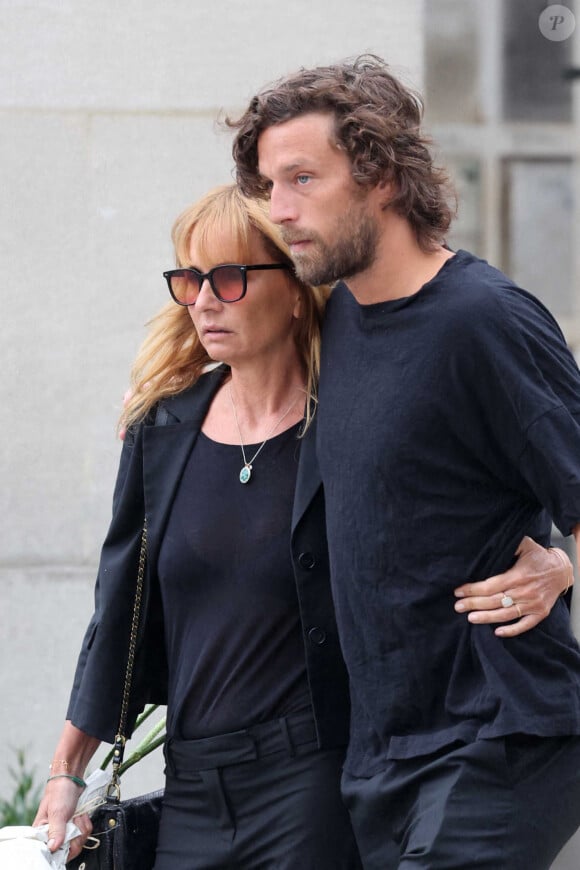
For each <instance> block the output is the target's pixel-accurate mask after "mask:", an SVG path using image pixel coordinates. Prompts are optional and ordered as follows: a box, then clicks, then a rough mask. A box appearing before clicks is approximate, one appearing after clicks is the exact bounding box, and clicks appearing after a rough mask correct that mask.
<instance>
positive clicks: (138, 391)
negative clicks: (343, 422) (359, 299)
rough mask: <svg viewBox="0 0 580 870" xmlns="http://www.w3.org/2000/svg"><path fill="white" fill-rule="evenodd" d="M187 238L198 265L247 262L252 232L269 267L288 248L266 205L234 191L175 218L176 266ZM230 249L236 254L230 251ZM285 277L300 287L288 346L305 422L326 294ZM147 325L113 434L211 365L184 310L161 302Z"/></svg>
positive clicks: (183, 261) (185, 253) (185, 258)
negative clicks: (300, 382)
mask: <svg viewBox="0 0 580 870" xmlns="http://www.w3.org/2000/svg"><path fill="white" fill-rule="evenodd" d="M194 231H195V242H196V247H197V249H198V251H199V252H200V256H201V257H202V258H205V257H206V255H207V256H208V258H211V259H213V260H215V261H216V262H239V263H245V262H248V258H249V257H250V254H251V250H252V242H253V241H255V237H254V238H252V237H253V233H254V232H257V233H258V234H259V236H260V239H261V241H262V243H263V244H264V246H265V249H266V251H267V252H268V253H269V254H270V255H271V256H272V257H273V258H274V259H275V260H276V261H277V262H281V263H288V264H289V265H290V266H292V260H291V258H290V252H289V249H288V246H287V245H286V244H285V243H284V241H283V240H282V237H281V235H280V232H279V229H278V227H277V226H276V225H275V224H273V223H272V222H271V221H270V218H269V217H268V212H267V205H265V204H264V203H261V202H258V201H256V200H253V199H248V198H247V197H245V196H243V195H242V193H241V191H240V190H239V188H238V187H237V186H236V185H235V184H230V185H223V186H221V187H216V188H214V189H213V190H211V191H210V192H209V193H207V194H206V195H205V196H203V197H202V198H201V199H200V200H199V201H198V202H196V203H195V204H194V205H191V206H189V207H188V208H186V209H185V211H183V212H182V213H181V214H180V215H179V217H178V218H177V220H176V221H175V223H174V225H173V230H172V233H171V238H172V240H173V246H174V248H175V258H176V264H177V266H178V267H179V266H189V265H190V262H189V249H190V244H191V237H192V234H193V232H194ZM232 243H233V244H234V245H236V246H237V250H234V251H232ZM292 275H293V278H292V280H294V281H296V283H297V285H298V286H299V288H300V295H301V303H302V304H301V306H300V317H299V319H298V320H297V321H296V330H295V341H296V346H297V348H298V351H299V354H300V359H301V362H302V364H303V366H304V371H305V374H306V379H307V381H306V383H307V390H308V396H309V397H310V399H311V401H310V402H307V422H309V420H310V416H311V406H314V403H315V401H316V387H317V382H318V374H319V368H320V324H321V318H322V312H323V310H324V305H325V303H326V300H327V298H328V295H329V292H330V291H329V288H328V287H311V286H310V285H308V284H304V283H303V282H302V281H300V280H299V279H298V278H297V277H296V276H295V275H294V272H292ZM273 304H275V302H273ZM148 325H149V334H148V335H147V338H146V339H145V341H144V342H143V344H142V346H141V348H140V350H139V352H138V354H137V358H136V359H135V362H134V364H133V368H132V370H131V381H130V383H131V393H132V395H131V398H130V399H129V401H128V402H127V404H126V407H125V408H124V410H123V413H122V415H121V419H120V426H121V427H127V426H131V425H132V424H134V423H137V422H139V421H141V420H142V419H143V418H144V417H145V416H146V414H147V413H148V411H150V410H151V408H152V407H153V406H154V405H155V404H157V402H159V400H160V399H162V398H164V397H165V396H172V395H175V394H176V393H180V392H181V391H182V390H185V389H187V388H188V387H191V386H192V385H193V384H194V383H195V382H196V381H197V379H198V378H199V377H200V375H201V374H202V373H203V371H204V369H205V367H206V366H207V365H208V364H210V363H212V362H214V360H212V359H211V358H210V357H209V356H208V354H207V353H206V351H205V349H204V347H203V345H202V344H201V342H200V340H199V338H198V335H197V332H196V331H195V329H194V327H193V324H192V322H191V318H190V316H189V312H188V310H187V308H185V307H183V306H181V305H176V304H175V302H173V301H172V302H169V303H167V305H165V306H164V307H163V308H162V309H161V311H160V312H159V314H157V315H156V316H155V317H154V318H153V319H152V320H151V321H150V323H149V324H148Z"/></svg>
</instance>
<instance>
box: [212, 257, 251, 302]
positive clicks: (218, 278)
mask: <svg viewBox="0 0 580 870" xmlns="http://www.w3.org/2000/svg"><path fill="white" fill-rule="evenodd" d="M213 286H214V288H215V291H216V293H217V295H218V297H219V298H220V299H223V301H224V302H235V301H236V300H237V299H241V297H242V296H243V293H244V275H243V272H242V270H241V269H240V268H239V267H238V266H218V267H217V268H215V269H214V270H213Z"/></svg>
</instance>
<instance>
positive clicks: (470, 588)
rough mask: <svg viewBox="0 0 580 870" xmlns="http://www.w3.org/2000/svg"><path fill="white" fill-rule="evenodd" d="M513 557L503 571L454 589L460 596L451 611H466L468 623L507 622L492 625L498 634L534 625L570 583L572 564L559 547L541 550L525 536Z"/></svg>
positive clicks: (509, 634) (512, 634)
mask: <svg viewBox="0 0 580 870" xmlns="http://www.w3.org/2000/svg"><path fill="white" fill-rule="evenodd" d="M516 556H517V561H516V563H515V565H514V566H513V567H512V568H510V569H509V570H508V571H506V572H505V573H504V574H496V576H495V577H489V578H488V579H487V580H481V581H480V582H478V583H466V584H465V585H463V586H460V587H459V588H458V589H456V590H455V595H456V596H457V598H459V599H460V600H459V601H457V602H456V604H455V610H456V611H457V612H458V613H467V614H468V616H467V618H468V620H469V621H470V622H472V623H474V624H477V625H482V624H487V623H496V622H501V623H503V622H509V623H510V625H501V626H499V627H498V628H496V630H495V634H496V635H498V637H516V635H518V634H523V633H524V632H526V631H529V630H530V629H531V628H534V626H536V625H538V623H539V622H541V621H542V620H543V619H545V618H546V616H547V615H548V614H549V613H550V611H551V609H552V607H553V606H554V604H555V603H556V601H557V600H558V598H559V596H560V595H562V593H563V592H566V590H567V589H569V588H570V586H571V585H572V584H573V583H574V571H573V568H572V563H571V562H570V560H569V558H568V556H567V555H566V553H565V552H564V551H563V550H559V549H557V548H555V547H550V548H549V549H545V548H544V547H541V546H540V545H539V544H537V543H536V542H535V541H533V540H532V539H531V538H528V537H525V538H524V539H523V540H522V542H521V544H520V545H519V547H518V549H517V551H516ZM510 599H511V602H512V603H509V602H510ZM502 600H503V602H504V603H503V604H502ZM512 620H517V621H515V622H513V621H512Z"/></svg>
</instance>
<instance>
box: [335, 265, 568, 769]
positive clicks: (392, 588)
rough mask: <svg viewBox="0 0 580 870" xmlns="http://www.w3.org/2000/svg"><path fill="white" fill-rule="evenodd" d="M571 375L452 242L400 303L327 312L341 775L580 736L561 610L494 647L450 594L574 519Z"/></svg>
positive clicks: (499, 282)
mask: <svg viewBox="0 0 580 870" xmlns="http://www.w3.org/2000/svg"><path fill="white" fill-rule="evenodd" d="M579 423H580V375H579V372H578V368H577V366H576V364H575V362H574V359H573V357H572V356H571V354H570V353H569V351H568V350H567V348H566V346H565V342H564V339H563V337H562V334H561V332H560V330H559V328H558V326H557V324H556V323H555V321H554V320H553V318H552V317H551V315H550V314H549V313H548V312H547V311H546V309H545V308H544V307H543V306H542V305H541V304H540V303H539V302H538V301H537V300H536V299H534V298H533V297H532V296H530V295H529V294H527V293H526V292H525V291H522V290H520V289H519V288H517V287H515V286H514V285H513V284H512V283H511V282H510V281H509V280H508V279H507V278H506V277H505V276H504V275H502V274H501V273H499V272H498V271H496V270H495V269H492V268H491V267H490V266H489V265H488V264H487V263H485V262H484V261H481V260H477V259H476V258H475V257H473V256H472V255H470V254H468V253H467V252H465V251H460V252H458V253H457V254H456V256H455V257H453V258H452V259H450V260H449V261H448V262H446V264H445V265H444V266H443V268H442V269H441V271H440V272H439V274H438V275H437V276H436V277H435V278H434V279H433V280H432V281H430V282H429V283H427V284H426V285H424V287H422V288H421V290H420V291H419V292H418V293H417V294H415V295H413V296H411V297H408V298H405V299H398V300H394V301H391V302H386V303H380V304H376V305H368V306H360V305H358V304H357V302H356V300H355V299H354V297H353V296H352V295H351V293H350V292H349V290H348V289H347V287H346V286H345V285H344V284H339V285H338V286H337V287H336V288H335V290H334V291H333V293H332V296H331V299H330V302H329V305H328V308H327V315H326V319H325V327H324V334H323V348H322V372H321V382H320V392H319V407H318V455H319V462H320V466H321V471H322V478H323V482H324V488H325V494H326V504H327V526H328V538H329V547H330V561H331V577H332V583H333V594H334V597H335V602H336V610H337V619H338V625H339V631H340V635H341V643H342V647H343V652H344V655H345V660H346V663H347V667H348V670H349V675H350V683H351V703H352V722H351V744H350V748H349V753H348V757H347V768H348V769H349V770H350V771H351V772H352V773H354V774H358V775H363V776H364V775H369V774H371V773H373V772H375V771H376V770H379V769H381V767H382V766H384V763H385V760H386V759H388V758H408V757H413V756H418V755H421V754H424V753H428V752H432V751H435V750H437V749H438V748H440V747H442V746H445V745H448V744H450V743H451V742H453V741H455V740H465V741H471V740H473V739H476V738H486V737H494V736H499V735H502V734H507V733H512V732H516V731H522V732H527V733H531V734H539V735H550V734H554V735H556V734H573V733H574V734H577V733H580V650H579V648H578V645H577V643H576V641H575V640H574V638H573V636H572V634H571V631H570V627H569V618H568V612H567V608H566V606H565V604H564V602H563V601H560V602H558V603H557V604H556V606H555V608H554V609H553V611H552V613H551V614H550V616H549V617H548V619H546V620H545V621H544V622H542V623H541V624H540V626H539V627H538V628H536V629H534V630H533V631H531V632H529V633H527V634H524V635H522V636H520V637H517V638H514V639H510V640H501V639H499V638H497V637H495V635H494V633H493V629H494V626H472V625H471V624H470V623H468V621H467V619H466V616H465V615H460V614H457V613H455V611H454V609H453V605H454V602H455V598H454V596H453V589H454V588H455V587H456V586H458V585H460V584H462V583H464V582H467V581H469V580H481V579H484V578H485V577H487V576H490V575H493V574H495V573H498V572H500V571H503V570H505V569H507V568H508V567H509V566H510V564H511V563H512V561H513V559H514V553H515V550H516V548H517V545H518V543H519V541H520V540H521V538H522V537H523V536H524V535H526V534H529V535H531V536H532V537H535V538H536V539H537V540H540V541H542V542H547V541H548V539H549V529H550V519H549V517H550V516H552V517H553V518H554V521H555V522H556V524H557V525H558V526H559V528H560V529H561V531H562V532H563V533H564V534H567V533H569V531H570V529H571V528H572V526H573V525H574V524H575V523H577V522H578V521H579V520H580V426H579Z"/></svg>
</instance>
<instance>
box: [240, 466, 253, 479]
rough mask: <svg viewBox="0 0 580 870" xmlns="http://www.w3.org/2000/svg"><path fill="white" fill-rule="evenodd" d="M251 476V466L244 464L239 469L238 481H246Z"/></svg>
mask: <svg viewBox="0 0 580 870" xmlns="http://www.w3.org/2000/svg"><path fill="white" fill-rule="evenodd" d="M251 476H252V466H251V465H244V467H243V468H242V470H241V471H240V483H247V482H248V481H249V479H250V477H251Z"/></svg>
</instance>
